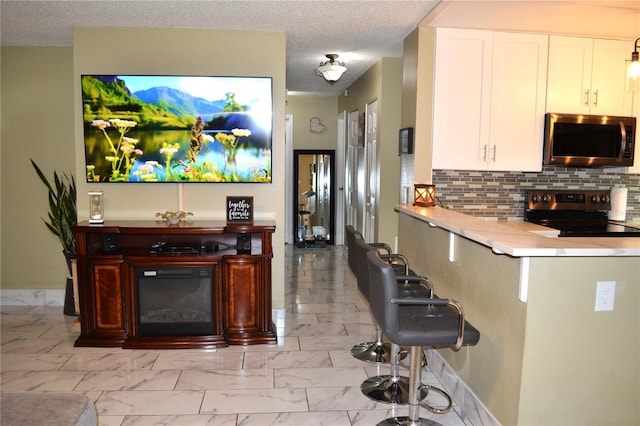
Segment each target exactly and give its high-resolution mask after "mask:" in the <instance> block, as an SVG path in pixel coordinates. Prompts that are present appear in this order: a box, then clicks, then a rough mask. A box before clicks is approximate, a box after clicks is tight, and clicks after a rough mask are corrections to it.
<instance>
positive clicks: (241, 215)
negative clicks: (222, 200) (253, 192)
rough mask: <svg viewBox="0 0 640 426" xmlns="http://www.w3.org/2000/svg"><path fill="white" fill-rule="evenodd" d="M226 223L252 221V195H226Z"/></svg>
mask: <svg viewBox="0 0 640 426" xmlns="http://www.w3.org/2000/svg"><path fill="white" fill-rule="evenodd" d="M227 223H249V224H252V223H253V197H227Z"/></svg>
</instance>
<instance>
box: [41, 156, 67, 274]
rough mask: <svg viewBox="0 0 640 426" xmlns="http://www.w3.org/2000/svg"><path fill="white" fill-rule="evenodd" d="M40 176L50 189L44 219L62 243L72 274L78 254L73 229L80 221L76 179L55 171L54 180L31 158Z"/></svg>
mask: <svg viewBox="0 0 640 426" xmlns="http://www.w3.org/2000/svg"><path fill="white" fill-rule="evenodd" d="M31 164H32V165H33V168H34V169H35V171H36V173H37V174H38V177H39V178H40V180H41V181H42V183H44V184H45V186H46V187H47V189H48V190H49V195H48V197H49V213H48V216H49V219H48V220H45V219H44V218H42V220H43V221H44V224H45V225H46V226H47V228H48V229H49V231H51V232H52V233H53V234H54V235H55V236H56V237H58V239H59V240H60V244H61V245H62V252H63V253H64V256H65V258H66V259H67V267H68V268H69V275H71V261H72V259H75V256H76V237H75V235H74V234H73V230H72V229H71V226H72V225H75V224H76V223H77V221H78V210H77V208H76V181H75V179H74V177H73V176H72V175H67V174H66V173H65V174H63V175H59V174H58V173H57V172H55V171H54V172H53V182H50V181H49V179H47V177H46V176H45V175H44V173H42V170H40V167H38V165H37V164H36V163H35V161H33V160H31Z"/></svg>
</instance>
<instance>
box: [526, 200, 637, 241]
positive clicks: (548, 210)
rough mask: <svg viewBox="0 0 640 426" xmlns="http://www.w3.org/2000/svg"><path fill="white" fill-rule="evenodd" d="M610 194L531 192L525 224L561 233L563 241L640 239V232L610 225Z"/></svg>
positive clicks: (617, 225) (625, 226)
mask: <svg viewBox="0 0 640 426" xmlns="http://www.w3.org/2000/svg"><path fill="white" fill-rule="evenodd" d="M610 209H611V196H610V192H609V190H598V191H573V190H567V191H555V190H550V189H540V190H530V191H527V202H526V204H525V211H524V220H525V221H527V222H532V223H536V224H538V225H542V226H547V227H549V228H554V229H557V230H559V231H560V234H559V235H558V236H559V237H640V229H639V228H634V227H631V226H627V225H625V224H624V223H621V222H614V221H610V220H609V218H608V212H609V210H610Z"/></svg>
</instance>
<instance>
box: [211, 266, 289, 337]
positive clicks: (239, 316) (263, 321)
mask: <svg viewBox="0 0 640 426" xmlns="http://www.w3.org/2000/svg"><path fill="white" fill-rule="evenodd" d="M270 261H271V259H270V257H268V256H256V255H247V256H242V255H238V256H229V257H225V258H224V261H223V282H224V291H223V293H224V294H223V301H224V306H225V308H224V312H225V327H224V328H225V336H226V339H227V341H228V342H229V343H230V344H253V343H269V342H275V341H276V339H275V335H274V334H273V330H272V329H273V324H272V321H271V310H270V309H269V310H268V312H267V311H266V309H265V307H270V306H271V286H270V285H269V283H270V280H269V279H270V274H271V271H270V268H269V264H270ZM267 274H268V275H269V277H267V278H266V277H265V276H266V275H267Z"/></svg>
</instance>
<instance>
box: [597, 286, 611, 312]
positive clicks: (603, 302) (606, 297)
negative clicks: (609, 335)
mask: <svg viewBox="0 0 640 426" xmlns="http://www.w3.org/2000/svg"><path fill="white" fill-rule="evenodd" d="M615 296H616V282H615V281H598V283H597V287H596V312H597V311H613V303H614V301H615Z"/></svg>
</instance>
